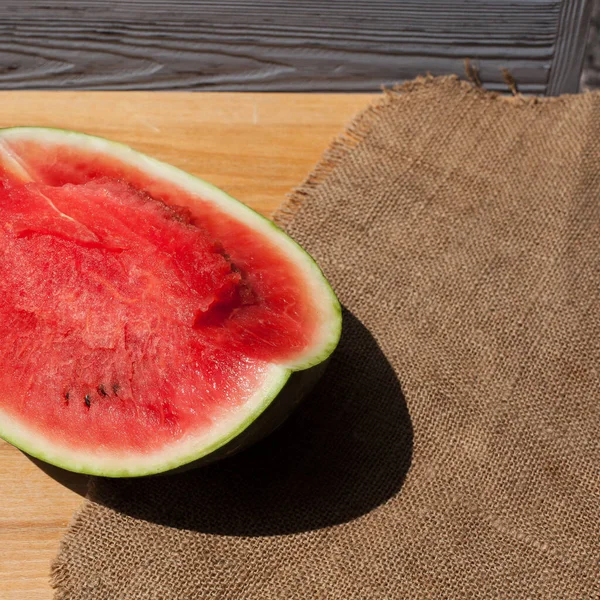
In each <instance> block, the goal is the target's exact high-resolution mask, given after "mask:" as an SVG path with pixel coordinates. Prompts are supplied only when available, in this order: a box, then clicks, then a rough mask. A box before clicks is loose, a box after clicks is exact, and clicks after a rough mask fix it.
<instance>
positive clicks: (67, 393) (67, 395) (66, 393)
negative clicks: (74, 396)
mask: <svg viewBox="0 0 600 600" xmlns="http://www.w3.org/2000/svg"><path fill="white" fill-rule="evenodd" d="M69 396H70V394H69V392H65V400H66V402H67V404H69Z"/></svg>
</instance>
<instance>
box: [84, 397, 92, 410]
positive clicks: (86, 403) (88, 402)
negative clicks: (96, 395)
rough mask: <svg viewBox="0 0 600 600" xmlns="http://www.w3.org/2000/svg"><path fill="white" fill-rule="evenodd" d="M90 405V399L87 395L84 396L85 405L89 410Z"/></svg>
mask: <svg viewBox="0 0 600 600" xmlns="http://www.w3.org/2000/svg"><path fill="white" fill-rule="evenodd" d="M91 404H92V399H91V398H90V395H89V394H86V395H85V405H86V406H87V407H88V408H89V407H90V405H91Z"/></svg>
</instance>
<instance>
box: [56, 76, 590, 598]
mask: <svg viewBox="0 0 600 600" xmlns="http://www.w3.org/2000/svg"><path fill="white" fill-rule="evenodd" d="M276 218H277V220H278V221H279V222H280V223H281V224H283V225H284V226H285V228H286V229H287V231H288V232H289V233H290V234H291V235H292V236H293V237H294V238H295V239H296V240H298V241H299V242H300V243H301V244H303V245H304V247H305V248H307V249H308V250H309V251H310V252H311V253H312V254H313V255H314V256H315V258H316V259H317V261H318V262H319V264H320V265H321V266H322V268H323V270H324V271H325V273H326V274H327V276H328V277H329V279H330V280H331V282H332V284H333V286H334V287H335V289H336V290H337V292H338V294H339V296H340V299H341V301H342V302H343V304H344V305H345V307H346V311H345V315H344V320H345V323H344V326H345V329H344V334H343V338H342V342H341V345H340V347H339V349H338V351H337V353H336V355H335V357H334V359H333V361H332V363H331V365H330V367H329V370H328V372H327V374H326V376H325V379H324V380H323V381H322V383H321V385H320V386H319V387H318V389H317V391H316V393H314V394H313V396H312V397H311V398H310V399H309V400H308V401H307V402H306V403H305V404H304V405H303V406H302V407H301V409H300V410H299V411H298V412H297V413H295V415H294V416H293V417H292V418H291V420H290V421H288V423H287V424H286V425H285V426H284V427H283V428H282V429H280V430H279V431H278V432H277V433H276V434H275V435H273V436H272V437H270V438H268V439H267V440H266V441H264V442H263V443H261V444H260V445H259V446H256V447H255V448H253V449H252V450H250V451H249V452H246V453H244V454H241V455H239V456H238V457H236V458H234V459H232V460H229V461H226V462H223V463H221V464H218V465H215V466H213V467H209V468H206V469H203V470H199V471H195V472H191V473H187V474H182V475H177V476H171V477H162V478H154V479H146V480H143V481H140V480H132V481H108V480H101V479H97V480H95V481H94V485H93V487H92V489H91V492H90V499H89V500H88V501H86V503H85V506H84V507H83V509H82V510H81V512H79V514H78V515H76V517H75V519H74V522H73V524H72V526H71V528H70V531H69V533H68V534H67V536H66V537H65V540H64V543H63V545H62V548H61V550H60V554H59V557H58V559H57V561H56V563H55V565H54V569H53V582H54V585H55V586H56V587H57V598H60V599H62V600H84V599H85V600H138V599H139V600H142V599H143V600H154V599H155V600H183V599H185V600H188V599H189V600H204V599H209V598H210V599H217V598H219V599H223V600H270V599H274V600H282V599H289V600H303V599H311V600H312V599H315V600H316V599H319V600H375V599H377V600H383V599H384V598H385V599H388V600H396V599H404V598H407V599H413V598H417V599H420V598H449V599H454V598H486V599H487V598H506V599H517V598H560V599H574V600H582V599H592V598H593V599H597V598H598V597H599V596H600V564H599V561H600V442H599V439H600V95H598V94H584V95H579V96H570V97H563V98H558V99H552V100H525V99H523V98H518V97H517V98H513V99H510V100H507V99H503V98H499V97H497V96H495V95H493V94H490V93H486V92H483V91H481V90H478V89H474V88H472V87H471V86H469V85H468V84H465V83H460V82H459V81H458V80H457V79H455V78H443V79H431V78H427V79H422V80H419V81H417V82H412V83H410V84H408V85H405V86H403V87H402V88H400V89H398V90H397V91H395V92H388V93H386V94H385V95H384V97H383V99H382V100H380V101H379V102H378V103H377V104H376V106H374V107H372V108H370V109H368V110H367V111H366V112H365V113H363V114H362V115H360V116H359V117H358V118H357V119H356V120H355V121H354V122H353V123H352V124H351V125H350V127H349V129H348V130H347V132H346V133H345V134H344V135H343V136H342V138H341V139H340V140H338V141H337V142H335V143H334V145H333V146H332V147H331V149H330V150H329V151H328V152H327V154H326V156H325V158H324V159H323V161H322V162H321V164H320V165H319V166H318V167H317V168H316V170H315V171H314V173H313V174H311V176H310V177H309V178H308V180H307V181H306V182H305V183H304V184H303V185H302V187H301V188H300V189H299V190H298V191H296V192H295V193H294V195H293V197H292V199H291V201H290V202H289V203H288V204H287V205H286V206H284V207H283V208H282V209H281V211H280V212H279V213H278V214H277V215H276Z"/></svg>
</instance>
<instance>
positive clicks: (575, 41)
mask: <svg viewBox="0 0 600 600" xmlns="http://www.w3.org/2000/svg"><path fill="white" fill-rule="evenodd" d="M592 8H593V4H592V0H563V3H562V10H561V15H560V19H559V25H558V30H557V35H556V49H555V52H554V60H553V62H552V66H551V68H550V74H549V78H548V89H547V91H546V93H547V94H548V95H549V96H555V95H558V94H562V93H568V92H570V93H575V92H577V91H579V83H580V78H581V69H582V67H583V61H584V58H585V50H586V43H587V31H588V28H589V26H590V23H591V16H592Z"/></svg>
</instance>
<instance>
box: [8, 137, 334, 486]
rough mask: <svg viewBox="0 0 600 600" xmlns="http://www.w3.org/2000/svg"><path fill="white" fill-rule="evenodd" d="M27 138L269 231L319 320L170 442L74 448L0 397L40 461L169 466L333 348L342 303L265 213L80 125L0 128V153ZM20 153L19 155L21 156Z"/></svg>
mask: <svg viewBox="0 0 600 600" xmlns="http://www.w3.org/2000/svg"><path fill="white" fill-rule="evenodd" d="M16 140H33V141H36V142H39V143H40V145H49V146H52V145H69V146H72V147H75V148H81V149H82V150H87V151H93V152H99V153H104V154H106V155H108V156H110V157H111V158H113V159H116V160H118V161H121V162H123V163H125V164H127V165H130V166H131V167H134V168H136V169H139V170H141V171H145V172H147V173H149V174H151V175H152V176H153V177H157V176H158V177H160V178H164V179H165V180H167V181H169V182H171V183H173V184H174V185H176V186H178V187H181V188H183V189H185V190H186V191H187V192H188V193H190V194H192V195H195V196H197V197H198V198H199V200H202V201H209V202H211V203H213V204H214V205H216V206H218V207H219V208H220V209H221V210H223V212H225V213H227V214H229V215H231V216H233V217H234V218H235V219H236V220H237V221H239V222H241V223H244V224H246V225H248V226H250V227H251V228H252V229H253V230H254V231H256V233H257V235H262V236H264V237H266V238H268V239H269V240H270V241H271V242H272V243H275V244H276V245H277V247H278V248H279V249H280V250H281V252H282V253H283V254H284V255H285V256H287V257H288V258H289V259H290V260H292V261H293V263H294V264H295V265H296V266H297V267H298V268H299V270H300V273H301V275H302V277H303V278H304V281H305V282H306V285H307V286H308V290H309V294H310V296H311V297H312V298H313V299H315V305H316V307H317V313H315V318H316V319H317V320H318V324H317V327H316V331H317V336H316V338H315V340H314V342H313V343H312V344H311V345H310V347H308V348H306V350H305V351H304V352H303V353H302V354H301V355H299V356H297V357H295V358H294V360H293V361H289V362H286V363H282V364H272V365H270V366H269V368H268V370H267V372H266V374H265V380H264V384H263V385H262V386H261V387H260V388H259V389H257V390H256V391H255V392H254V394H252V395H251V396H250V397H249V398H248V399H247V400H246V401H245V402H244V403H243V404H242V405H241V406H239V407H238V408H236V409H235V410H234V411H232V412H231V413H229V414H228V415H226V416H223V417H221V418H219V420H218V422H217V423H215V425H214V426H213V427H212V428H210V430H209V431H205V432H203V433H201V434H198V435H195V436H194V435H188V436H186V437H185V438H182V439H180V440H178V441H177V442H174V443H173V444H171V445H170V446H168V447H163V448H160V449H159V450H157V451H155V452H149V453H147V454H139V453H136V454H132V453H124V454H122V455H119V454H117V453H115V452H114V451H112V450H111V451H110V452H108V451H107V452H102V451H101V450H97V451H96V452H89V451H86V452H83V451H77V452H76V451H74V450H73V448H69V447H68V446H67V445H63V444H61V443H60V440H52V439H50V438H49V437H48V436H43V435H40V433H39V432H38V431H36V430H35V428H32V427H28V425H27V424H26V423H25V422H22V421H19V420H17V419H16V418H15V417H13V416H10V415H9V414H8V413H7V412H6V411H3V410H2V406H1V405H0V437H2V438H4V439H5V440H6V441H8V442H10V443H11V444H13V445H15V446H17V447H18V448H20V449H22V450H24V451H25V452H27V453H28V454H31V455H33V456H36V457H38V458H40V459H42V460H44V461H46V462H49V463H52V464H55V465H58V466H60V467H63V468H66V469H69V470H72V471H77V472H82V473H90V474H94V475H104V476H110V477H132V476H140V475H149V474H153V473H160V472H164V471H168V470H171V469H173V468H176V467H178V466H182V465H184V464H187V463H189V462H192V461H194V460H197V459H199V458H202V457H203V456H206V455H208V454H210V453H211V452H213V451H214V450H216V449H217V448H220V447H221V446H223V445H225V444H226V443H227V442H229V441H230V440H232V439H234V438H235V437H236V436H237V435H238V434H239V433H241V432H242V431H243V430H245V429H246V428H247V427H248V426H249V425H250V424H251V423H252V422H254V421H255V420H256V418H257V417H258V416H259V415H260V414H261V413H262V412H263V411H264V410H265V409H266V408H267V407H268V406H269V405H270V404H271V402H272V401H274V400H275V398H276V397H277V396H278V394H279V392H280V391H281V390H282V389H283V387H284V386H285V385H286V383H287V381H288V379H289V377H290V375H291V374H292V373H293V372H294V371H299V370H304V369H308V368H310V367H312V366H314V365H317V364H319V363H321V362H323V361H324V360H326V359H327V357H328V356H329V355H330V354H331V352H332V351H333V350H334V348H335V347H336V345H337V343H338V341H339V337H340V333H341V308H340V305H339V302H338V300H337V298H336V296H335V294H334V293H333V291H332V289H331V287H330V286H329V284H328V283H327V281H326V280H325V278H324V276H323V274H322V273H321V271H320V269H319V267H318V266H317V265H316V263H315V262H314V260H313V259H312V257H311V256H310V255H309V254H308V253H306V252H305V251H304V250H303V249H302V248H301V247H300V246H299V245H298V244H297V243H296V242H294V241H293V240H292V239H291V238H290V237H288V236H287V235H286V234H285V233H284V232H283V231H281V230H280V229H279V228H278V227H277V226H275V225H274V224H273V223H272V222H271V221H269V220H268V219H266V218H265V217H263V216H261V215H259V214H258V213H256V212H255V211H253V210H252V209H251V208H249V207H247V206H246V205H244V204H242V203H240V202H238V201H237V200H235V199H234V198H232V197H231V196H229V195H228V194H226V193H225V192H223V191H222V190H220V189H218V188H216V187H215V186H213V185H211V184H209V183H207V182H205V181H203V180H201V179H199V178H197V177H194V176H193V175H190V174H188V173H186V172H184V171H181V170H180V169H177V168H176V167H173V166H171V165H168V164H166V163H163V162H161V161H158V160H156V159H153V158H151V157H149V156H146V155H144V154H141V153H139V152H136V151H135V150H133V149H131V148H129V147H128V146H125V145H123V144H119V143H117V142H112V141H109V140H106V139H103V138H98V137H94V136H89V135H86V134H82V133H77V132H71V131H64V130H60V129H47V128H38V127H15V128H11V129H3V130H0V153H2V152H3V149H5V148H6V146H7V145H8V147H10V142H11V141H16ZM20 158H21V160H22V158H23V157H20Z"/></svg>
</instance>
